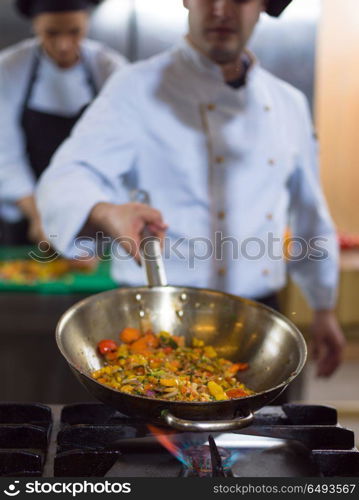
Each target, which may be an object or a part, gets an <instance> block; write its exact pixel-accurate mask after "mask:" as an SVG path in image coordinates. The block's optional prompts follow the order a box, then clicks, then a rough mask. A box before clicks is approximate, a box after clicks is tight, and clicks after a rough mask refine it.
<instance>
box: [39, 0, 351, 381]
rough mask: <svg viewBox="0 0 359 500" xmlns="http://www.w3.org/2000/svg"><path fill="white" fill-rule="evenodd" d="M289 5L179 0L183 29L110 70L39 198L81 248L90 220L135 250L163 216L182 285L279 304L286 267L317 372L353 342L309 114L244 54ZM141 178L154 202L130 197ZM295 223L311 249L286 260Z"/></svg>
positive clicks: (60, 236) (51, 224)
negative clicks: (307, 313)
mask: <svg viewBox="0 0 359 500" xmlns="http://www.w3.org/2000/svg"><path fill="white" fill-rule="evenodd" d="M178 1H179V0H178ZM289 3H290V0H281V1H280V0H269V1H266V0H243V1H238V0H184V5H185V7H186V8H187V9H188V11H189V32H188V35H187V37H186V38H185V39H184V40H183V41H181V42H180V44H179V45H178V46H177V47H175V48H173V49H171V50H168V51H166V52H164V53H162V54H160V55H157V56H155V57H153V58H151V59H150V60H148V61H143V62H140V63H137V64H135V65H133V66H131V67H128V68H126V69H125V70H124V71H121V72H119V74H117V75H116V76H115V77H114V78H113V79H112V80H111V82H110V83H109V85H108V86H106V88H105V89H104V91H103V92H102V93H101V95H100V96H99V98H98V99H97V100H96V102H95V103H94V104H93V106H92V107H91V108H90V109H89V110H88V112H87V113H86V115H85V116H84V118H83V119H82V120H81V121H80V123H79V124H78V126H77V127H76V130H75V132H74V134H73V136H72V138H71V139H70V141H68V142H67V143H66V144H65V145H64V146H63V147H62V148H61V149H60V150H59V152H58V153H57V154H56V156H55V157H54V160H53V162H52V164H51V166H50V167H49V169H48V170H47V171H46V172H45V173H44V175H43V177H42V179H41V181H40V183H39V191H38V202H39V209H40V211H41V215H42V216H43V221H44V227H45V229H46V231H47V234H49V235H54V239H53V243H54V245H55V246H56V247H57V248H58V249H59V250H60V251H61V252H63V253H65V254H67V255H72V256H73V255H74V254H73V251H74V249H76V248H75V247H74V243H76V241H75V238H76V236H77V235H78V234H81V232H82V230H83V227H84V225H85V224H86V222H90V223H92V224H93V225H94V226H96V227H98V228H99V229H101V230H103V231H104V232H106V233H107V234H109V235H110V236H111V237H112V238H114V239H118V238H119V239H120V242H122V246H124V245H125V246H126V248H127V250H129V251H130V252H131V253H132V254H133V255H135V254H136V253H137V249H138V242H139V240H140V234H141V232H142V230H143V228H144V226H145V225H146V224H151V225H152V230H153V231H154V232H155V233H156V234H157V235H158V236H159V237H160V238H163V235H164V232H165V231H166V226H165V224H164V222H163V218H162V214H163V217H164V218H165V219H166V222H167V223H168V224H169V229H168V231H167V238H166V240H165V259H166V269H167V271H168V279H169V283H171V284H173V285H179V286H181V285H184V286H195V287H201V288H215V289H217V290H221V291H225V292H230V293H232V294H235V295H240V296H243V297H248V298H251V299H255V300H258V301H261V302H264V303H266V304H270V305H272V306H275V305H276V304H275V303H276V294H277V292H279V291H280V290H281V289H282V288H283V287H284V286H285V283H286V272H287V270H288V271H289V273H290V274H291V276H292V278H293V279H294V280H295V281H296V282H297V283H298V284H299V286H300V287H301V289H302V291H303V292H304V294H305V296H306V298H307V300H308V302H309V303H310V305H311V306H312V309H313V310H314V317H313V325H312V327H313V328H312V332H313V336H312V340H313V344H314V349H315V351H314V352H315V355H316V359H317V370H318V374H319V375H321V376H329V375H331V374H332V373H333V372H334V371H335V369H336V368H337V367H338V365H339V364H340V360H341V353H342V349H343V346H344V337H343V334H342V332H341V329H340V327H339V325H338V323H337V320H336V317H335V314H334V312H333V308H334V306H335V302H336V287H337V279H338V248H337V238H336V232H335V229H334V226H333V223H332V220H331V217H330V215H329V212H328V209H327V206H326V203H325V199H324V196H323V193H322V190H321V187H320V181H319V176H318V164H317V155H316V141H315V137H314V134H313V128H312V123H311V117H310V111H309V108H308V104H307V102H306V100H305V97H304V96H303V95H302V93H301V92H300V91H298V90H296V89H294V88H293V87H291V86H290V85H289V84H287V83H285V82H283V81H281V80H279V79H278V78H276V77H274V76H273V75H271V74H270V73H268V72H267V71H265V70H264V69H262V68H261V67H260V65H259V64H258V62H257V61H256V60H255V58H254V56H253V55H252V54H251V53H250V52H249V51H248V50H246V44H247V42H248V40H249V38H250V36H251V34H252V32H253V30H254V28H255V26H256V24H257V22H258V19H259V17H260V14H261V12H262V11H263V10H267V12H269V13H270V14H272V15H279V14H280V12H281V11H282V10H283V9H284V8H285V7H286V5H288V4H289ZM134 188H141V189H144V190H146V191H148V192H149V193H150V196H151V198H152V204H153V206H154V207H155V208H156V209H157V210H156V209H155V208H151V207H147V206H145V205H143V204H140V203H131V202H129V200H130V198H129V196H128V193H127V194H126V190H128V191H130V190H131V189H134ZM288 226H289V227H290V229H291V232H292V234H293V235H294V236H295V238H296V241H297V243H298V242H301V243H302V244H303V245H304V247H303V248H301V249H299V250H300V253H299V255H298V249H297V250H296V252H295V253H294V256H293V258H291V259H289V260H288V261H286V260H285V257H284V255H283V237H284V234H285V231H286V228H287V227H288ZM124 237H125V238H126V241H124V240H123V238H124ZM129 238H131V239H132V241H133V245H129V242H130V240H129ZM131 247H132V248H131ZM113 248H114V251H116V254H117V257H118V258H116V259H114V262H113V275H114V277H115V278H116V279H117V280H118V282H120V283H124V284H130V285H140V284H143V283H144V273H143V270H141V269H140V268H139V267H138V266H136V264H135V263H134V262H130V261H129V260H128V258H127V259H125V258H124V256H123V258H119V255H118V251H117V250H118V249H117V248H116V247H115V246H114V247H113ZM119 249H121V247H119ZM303 250H304V252H303ZM298 257H299V258H298Z"/></svg>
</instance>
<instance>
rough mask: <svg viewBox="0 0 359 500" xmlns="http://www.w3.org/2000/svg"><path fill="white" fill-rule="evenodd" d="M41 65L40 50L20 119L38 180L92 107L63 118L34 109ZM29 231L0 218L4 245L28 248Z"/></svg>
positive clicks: (94, 90)
mask: <svg viewBox="0 0 359 500" xmlns="http://www.w3.org/2000/svg"><path fill="white" fill-rule="evenodd" d="M40 62H41V51H40V50H39V51H37V53H36V55H35V59H34V62H33V65H32V67H31V73H30V77H29V83H28V85H27V89H26V93H25V99H24V104H23V107H22V112H21V117H20V126H21V127H22V130H23V133H24V139H25V148H26V153H27V157H28V160H29V163H30V165H31V168H32V170H33V172H34V174H35V176H36V178H37V179H38V178H39V177H40V175H41V174H42V172H43V171H44V170H45V168H46V167H47V166H48V165H49V163H50V160H51V157H52V155H53V154H54V153H55V151H56V149H57V148H58V147H59V146H60V145H61V144H62V143H63V142H64V140H65V139H67V138H68V137H69V135H70V133H71V130H72V128H73V127H74V125H75V123H76V122H77V120H79V118H81V115H82V114H83V112H84V111H85V109H86V108H87V107H88V105H86V106H84V107H83V108H82V109H80V111H79V112H78V113H76V114H75V115H70V116H59V115H56V114H53V113H47V112H43V111H36V110H34V109H31V108H30V107H29V103H30V100H31V96H32V93H33V89H34V86H35V83H36V81H37V77H38V70H39V66H40ZM82 64H83V66H84V71H85V72H86V76H87V82H88V85H89V87H90V89H91V90H92V94H93V98H95V97H96V96H97V94H98V91H97V88H96V84H95V81H94V78H93V76H92V73H91V70H90V68H89V66H88V64H87V62H86V60H85V59H84V58H83V57H82ZM27 228H28V224H27V221H26V220H25V219H23V220H21V221H20V222H18V223H15V224H12V223H8V222H6V221H5V220H3V219H2V218H1V217H0V244H2V245H25V244H29V243H31V242H30V241H29V240H28V238H27Z"/></svg>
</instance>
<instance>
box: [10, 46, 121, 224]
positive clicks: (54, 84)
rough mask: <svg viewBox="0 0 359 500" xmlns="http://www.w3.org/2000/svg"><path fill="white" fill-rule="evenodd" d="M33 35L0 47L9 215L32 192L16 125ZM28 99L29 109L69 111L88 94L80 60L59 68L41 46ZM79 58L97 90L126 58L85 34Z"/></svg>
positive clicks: (79, 105) (79, 106)
mask: <svg viewBox="0 0 359 500" xmlns="http://www.w3.org/2000/svg"><path fill="white" fill-rule="evenodd" d="M39 50H40V48H39V42H38V40H37V39H35V38H33V39H29V40H25V41H23V42H20V43H18V44H16V45H14V46H12V47H9V48H7V49H5V50H3V51H2V52H1V53H0V113H1V120H0V205H1V207H0V213H1V214H2V215H3V217H4V218H5V219H7V220H9V221H12V220H16V219H18V218H19V211H18V210H17V209H16V207H15V206H14V202H16V201H17V200H18V199H20V198H22V197H24V196H28V195H30V194H32V193H33V191H34V185H35V177H34V174H33V172H32V169H31V167H30V165H29V162H28V159H27V156H26V151H25V141H24V136H23V131H22V129H21V126H20V119H21V112H22V107H23V104H24V99H25V93H26V90H27V87H28V84H29V79H30V76H31V70H32V67H33V64H34V58H35V55H36V52H37V51H39ZM39 53H41V62H40V65H39V68H38V75H37V76H38V77H37V80H36V82H35V84H34V87H33V92H32V95H31V99H30V102H29V105H30V106H31V109H34V110H37V111H44V112H49V113H54V114H57V115H63V116H69V115H70V116H73V115H75V114H76V113H78V112H79V111H80V110H81V109H82V108H83V107H84V106H85V105H87V104H88V103H89V102H90V101H91V100H92V99H93V92H92V89H91V88H90V85H89V83H88V81H87V73H86V71H85V67H84V64H83V61H80V62H79V63H78V64H76V65H75V66H73V67H71V68H68V69H62V68H60V67H59V66H57V65H56V64H55V63H54V62H53V61H52V59H51V58H49V57H48V56H47V55H46V54H45V53H44V52H42V51H41V52H39ZM82 54H83V59H85V60H86V63H87V67H88V69H89V71H91V75H93V79H94V83H95V85H96V87H97V89H98V90H100V89H101V88H102V86H103V84H104V83H105V81H106V80H107V78H108V77H109V76H110V75H111V74H112V73H113V72H114V71H115V70H117V69H118V68H120V67H122V66H123V65H124V64H125V59H124V58H123V57H122V56H121V55H120V54H118V53H117V52H115V51H114V50H112V49H110V48H108V47H106V46H104V45H103V44H101V43H99V42H95V41H92V40H84V41H83V43H82Z"/></svg>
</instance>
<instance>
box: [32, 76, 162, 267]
mask: <svg viewBox="0 0 359 500" xmlns="http://www.w3.org/2000/svg"><path fill="white" fill-rule="evenodd" d="M138 86H140V82H139V81H138V78H134V79H133V77H131V78H130V79H128V78H127V73H126V69H124V70H122V71H120V72H118V73H116V75H115V76H114V77H113V78H111V79H110V82H109V83H108V84H107V85H106V87H105V89H104V91H103V92H102V93H101V94H100V96H99V97H98V98H97V99H96V100H95V102H94V103H93V104H92V106H90V108H89V109H88V110H87V111H86V113H85V115H84V116H83V118H82V119H81V120H80V121H79V122H78V124H77V125H76V127H75V129H74V130H73V133H72V134H71V137H70V138H69V139H68V140H67V141H65V143H64V144H63V145H62V146H61V147H60V149H59V150H58V151H57V152H56V154H55V156H54V158H53V160H52V162H51V165H50V166H49V168H48V169H47V170H46V172H45V173H44V174H43V176H42V177H41V179H40V182H39V185H38V188H37V205H38V207H39V210H40V213H41V216H42V220H43V223H44V228H45V232H46V234H48V235H49V238H50V241H51V243H52V245H53V246H54V247H55V248H56V249H57V250H58V251H59V252H60V253H63V254H65V255H66V256H68V257H73V258H76V255H77V253H78V252H77V250H78V249H77V248H76V244H77V238H78V236H83V235H84V232H85V230H87V228H88V227H89V225H91V226H92V227H95V229H97V230H102V231H103V232H104V233H106V234H107V235H109V236H111V237H112V238H114V239H117V238H123V237H124V236H130V237H131V238H133V239H134V241H135V242H137V243H138V235H139V234H140V232H141V230H142V229H143V227H144V225H145V224H150V225H152V226H151V228H152V230H153V231H154V232H155V234H157V235H158V236H160V237H162V232H163V230H164V227H163V221H162V217H161V215H160V214H159V213H158V212H157V211H156V210H155V209H153V208H151V207H147V206H145V207H144V206H142V205H140V206H139V205H137V204H135V205H133V204H129V203H127V202H128V200H129V195H128V192H129V189H130V188H129V187H128V186H127V184H126V182H125V179H126V180H128V178H129V177H131V174H135V173H136V163H137V156H138V154H140V153H141V140H140V138H141V137H142V135H143V130H142V128H141V127H142V124H143V117H141V114H140V115H139V111H138V110H137V106H138V101H139V99H138V93H139V91H137V88H138ZM119 96H120V97H119ZM121 96H122V97H121ZM123 96H126V98H124V97H123ZM136 187H137V186H136ZM89 243H91V242H89ZM131 253H132V254H133V255H136V254H137V250H136V247H135V250H132V251H131Z"/></svg>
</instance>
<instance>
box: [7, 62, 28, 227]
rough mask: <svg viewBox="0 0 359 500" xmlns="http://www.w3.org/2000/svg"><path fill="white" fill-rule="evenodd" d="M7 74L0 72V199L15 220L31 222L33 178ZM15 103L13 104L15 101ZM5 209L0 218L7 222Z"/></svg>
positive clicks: (17, 106)
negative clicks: (22, 218) (23, 216)
mask: <svg viewBox="0 0 359 500" xmlns="http://www.w3.org/2000/svg"><path fill="white" fill-rule="evenodd" d="M6 76H7V73H6V71H5V70H4V69H3V68H1V71H0V112H1V119H0V200H1V204H2V205H3V207H6V206H8V207H9V208H11V209H10V212H11V214H15V218H14V216H13V215H12V217H11V218H10V219H9V222H12V221H14V220H16V219H20V217H21V215H22V214H24V215H25V216H26V217H27V218H29V219H33V218H34V215H35V214H36V210H35V204H34V199H33V193H34V190H35V182H36V180H35V176H34V174H33V172H32V170H31V167H30V165H29V162H28V159H27V157H26V151H25V144H24V137H23V134H22V131H21V127H20V125H19V113H20V111H21V110H20V106H21V102H17V101H16V99H14V95H13V94H12V93H11V92H12V90H13V89H14V88H16V86H14V83H13V82H11V81H8V79H7V78H6ZM15 101H16V102H15ZM6 213H7V210H4V213H2V216H3V217H4V218H5V219H7V216H6Z"/></svg>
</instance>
